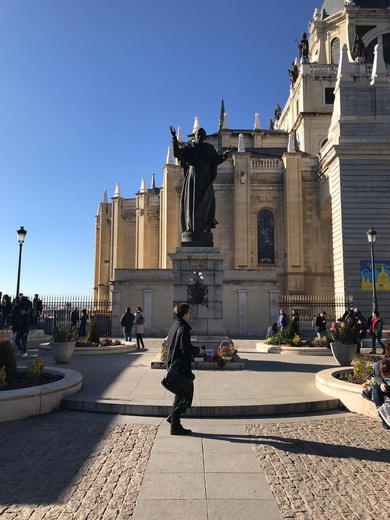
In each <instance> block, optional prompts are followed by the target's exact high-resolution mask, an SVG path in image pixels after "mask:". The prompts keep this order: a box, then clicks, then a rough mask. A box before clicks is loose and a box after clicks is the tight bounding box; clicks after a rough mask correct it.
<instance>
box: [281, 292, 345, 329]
mask: <svg viewBox="0 0 390 520" xmlns="http://www.w3.org/2000/svg"><path fill="white" fill-rule="evenodd" d="M278 305H279V308H280V309H283V310H284V312H285V313H286V314H287V316H290V315H291V310H292V309H295V310H296V311H297V313H298V315H299V320H300V321H301V322H305V321H308V322H309V321H310V322H311V321H312V319H313V318H314V317H315V316H317V315H318V314H319V313H320V312H322V311H325V312H326V317H327V321H328V322H329V321H335V320H337V319H338V318H341V316H343V314H344V312H345V311H346V310H347V309H349V308H351V307H353V297H352V296H342V297H339V296H328V295H325V296H321V295H320V296H318V295H315V294H313V295H306V294H302V295H301V294H299V295H294V294H292V295H290V294H288V295H282V294H280V295H279V302H278Z"/></svg>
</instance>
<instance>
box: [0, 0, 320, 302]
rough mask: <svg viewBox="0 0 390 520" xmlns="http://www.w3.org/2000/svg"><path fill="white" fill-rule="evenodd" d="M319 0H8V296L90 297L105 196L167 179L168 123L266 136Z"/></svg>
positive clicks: (4, 118)
mask: <svg viewBox="0 0 390 520" xmlns="http://www.w3.org/2000/svg"><path fill="white" fill-rule="evenodd" d="M315 7H321V2H316V1H302V0H301V1H299V2H291V1H290V0H278V1H277V2H263V1H259V0H246V1H245V2H243V3H242V4H240V3H239V2H236V1H234V2H233V1H231V0H224V1H222V0H211V1H208V2H206V1H204V0H198V1H197V2H179V1H178V0H167V1H165V2H162V3H161V2H156V0H143V1H142V2H135V1H132V0H34V1H31V0H1V2H0V211H1V215H2V218H1V228H0V251H1V254H0V291H2V292H3V293H9V294H14V293H15V291H16V278H17V265H18V255H19V245H18V242H17V237H16V230H17V229H19V227H20V226H21V225H22V226H24V227H25V229H26V230H27V235H26V241H25V244H24V246H23V255H22V271H21V285H20V290H21V291H22V292H24V293H25V294H33V293H35V292H37V293H39V294H40V295H45V294H46V295H48V294H58V295H60V294H62V295H72V294H74V295H75V294H80V295H81V294H91V293H92V287H93V261H94V215H95V214H96V210H97V207H98V204H99V202H101V201H102V199H103V192H104V189H105V188H107V190H108V197H112V196H113V195H114V191H115V184H116V183H117V182H119V183H120V186H121V192H122V196H124V197H134V195H135V192H136V191H138V189H139V187H140V184H141V179H142V177H145V178H146V182H147V185H148V186H149V185H150V181H151V178H152V174H153V173H155V174H156V184H157V185H158V186H160V185H161V182H162V166H163V164H164V162H165V159H166V154H167V148H168V146H169V145H170V141H171V139H170V133H169V125H174V126H176V127H177V126H181V127H182V129H183V134H184V135H186V134H188V133H190V132H191V130H192V126H193V122H194V117H195V116H198V117H199V121H200V124H201V126H203V127H204V128H205V129H206V131H207V132H208V133H213V132H215V131H217V130H218V118H219V110H220V104H221V99H224V101H225V109H226V112H227V114H228V121H229V127H230V128H232V129H233V128H234V129H244V128H249V129H250V128H253V123H254V117H255V113H256V112H258V113H259V114H260V121H261V126H262V128H268V126H269V119H271V118H272V117H273V114H274V109H275V105H276V103H277V102H279V103H280V104H281V106H282V107H283V106H284V104H285V102H286V100H287V98H288V93H289V77H288V73H287V69H288V68H289V67H290V66H291V62H292V61H293V60H294V59H295V57H296V56H297V43H296V42H295V39H297V40H299V39H300V35H301V33H302V32H304V31H307V27H308V22H309V21H310V20H312V15H313V12H314V9H315Z"/></svg>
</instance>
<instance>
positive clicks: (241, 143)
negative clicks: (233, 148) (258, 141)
mask: <svg viewBox="0 0 390 520" xmlns="http://www.w3.org/2000/svg"><path fill="white" fill-rule="evenodd" d="M238 152H239V153H243V152H245V146H244V134H239V136H238Z"/></svg>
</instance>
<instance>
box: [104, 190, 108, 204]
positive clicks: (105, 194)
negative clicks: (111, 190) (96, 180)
mask: <svg viewBox="0 0 390 520" xmlns="http://www.w3.org/2000/svg"><path fill="white" fill-rule="evenodd" d="M103 202H108V200H107V189H105V190H104V192H103Z"/></svg>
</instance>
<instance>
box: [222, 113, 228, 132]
mask: <svg viewBox="0 0 390 520" xmlns="http://www.w3.org/2000/svg"><path fill="white" fill-rule="evenodd" d="M228 129H229V121H228V116H227V113H226V112H224V114H223V125H222V130H228Z"/></svg>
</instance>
